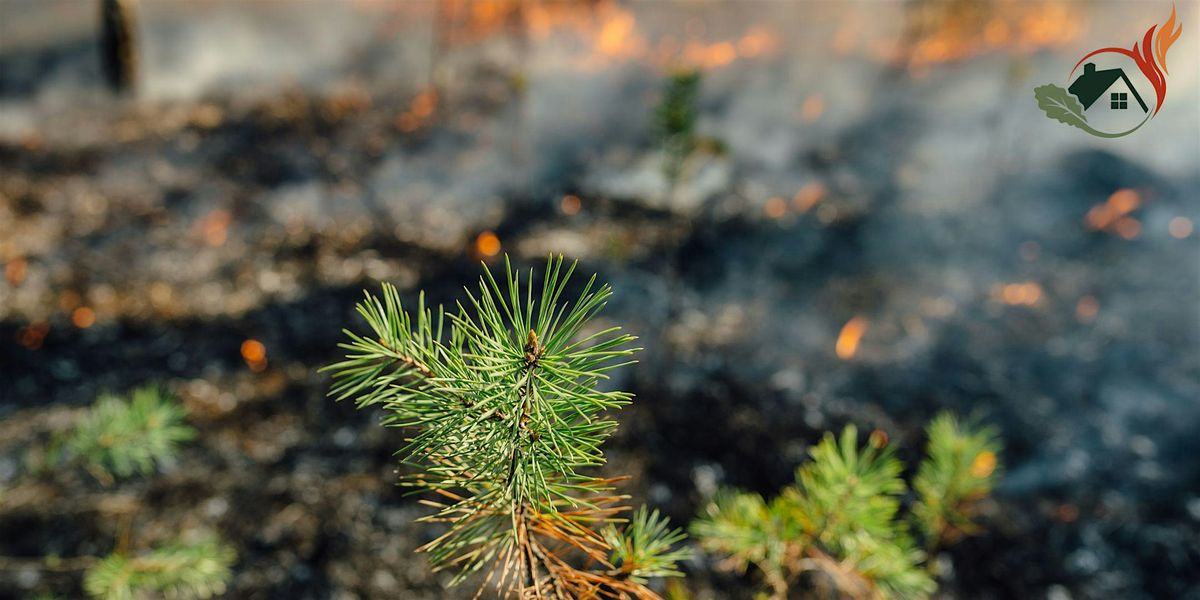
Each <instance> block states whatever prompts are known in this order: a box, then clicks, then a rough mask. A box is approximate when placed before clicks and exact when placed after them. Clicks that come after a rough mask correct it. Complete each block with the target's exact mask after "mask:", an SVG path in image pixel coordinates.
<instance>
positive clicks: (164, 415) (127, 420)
mask: <svg viewBox="0 0 1200 600" xmlns="http://www.w3.org/2000/svg"><path fill="white" fill-rule="evenodd" d="M186 416H187V413H186V412H185V411H184V409H183V408H182V407H181V406H179V404H177V403H176V402H175V401H174V399H173V398H172V397H171V396H170V395H169V394H167V393H166V392H165V391H163V390H162V388H159V387H156V386H145V387H141V388H138V389H136V390H134V391H133V393H132V394H131V395H130V397H129V398H122V397H120V396H116V395H112V394H104V395H102V396H100V398H99V399H98V400H96V402H95V404H93V405H92V407H91V408H90V409H89V410H88V412H87V413H86V414H85V415H84V416H83V417H82V418H81V419H80V420H79V421H78V422H77V423H76V424H75V426H74V427H73V428H72V429H71V430H70V431H68V432H66V433H65V434H62V435H60V436H58V437H57V438H56V439H55V440H53V441H52V444H51V445H52V448H53V450H52V452H51V456H52V458H53V460H55V461H67V462H73V463H78V464H81V465H83V466H84V467H85V468H86V469H87V470H88V472H90V473H91V474H92V475H93V476H95V477H96V479H99V480H100V481H101V482H102V483H104V484H106V485H107V484H111V483H112V482H113V481H114V480H115V479H117V478H124V477H130V476H133V475H146V474H149V473H152V472H153V471H154V470H155V468H156V466H158V465H160V464H162V463H164V462H167V461H169V460H171V459H172V458H174V456H175V455H176V453H177V452H178V447H179V445H180V444H181V443H183V442H186V441H188V440H190V439H192V438H193V437H195V430H193V429H192V428H191V427H190V426H188V425H187V424H186V422H185V418H186Z"/></svg>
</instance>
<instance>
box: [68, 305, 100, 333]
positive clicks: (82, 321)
mask: <svg viewBox="0 0 1200 600" xmlns="http://www.w3.org/2000/svg"><path fill="white" fill-rule="evenodd" d="M71 324H72V325H74V326H76V327H78V328H80V329H87V328H88V327H91V326H92V325H95V324H96V311H94V310H92V309H90V308H88V307H86V306H80V307H79V308H76V309H75V310H73V311H71Z"/></svg>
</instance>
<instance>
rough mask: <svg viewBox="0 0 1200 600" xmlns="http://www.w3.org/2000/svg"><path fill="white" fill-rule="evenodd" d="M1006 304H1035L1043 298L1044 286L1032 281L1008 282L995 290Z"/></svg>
mask: <svg viewBox="0 0 1200 600" xmlns="http://www.w3.org/2000/svg"><path fill="white" fill-rule="evenodd" d="M993 296H996V297H998V298H999V299H1000V300H1001V301H1003V302H1004V303H1005V304H1009V305H1013V306H1033V305H1034V304H1037V302H1038V300H1040V299H1041V298H1042V286H1040V285H1038V284H1036V283H1033V282H1032V281H1030V282H1025V283H1008V284H1004V285H1002V286H999V287H998V289H997V290H994V291H993Z"/></svg>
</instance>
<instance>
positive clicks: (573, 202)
mask: <svg viewBox="0 0 1200 600" xmlns="http://www.w3.org/2000/svg"><path fill="white" fill-rule="evenodd" d="M581 206H582V202H580V201H579V196H576V195H574V194H567V195H566V196H563V197H562V201H561V202H559V204H558V208H559V210H561V211H562V213H563V214H564V215H573V214H575V213H578V212H579V209H580V207H581Z"/></svg>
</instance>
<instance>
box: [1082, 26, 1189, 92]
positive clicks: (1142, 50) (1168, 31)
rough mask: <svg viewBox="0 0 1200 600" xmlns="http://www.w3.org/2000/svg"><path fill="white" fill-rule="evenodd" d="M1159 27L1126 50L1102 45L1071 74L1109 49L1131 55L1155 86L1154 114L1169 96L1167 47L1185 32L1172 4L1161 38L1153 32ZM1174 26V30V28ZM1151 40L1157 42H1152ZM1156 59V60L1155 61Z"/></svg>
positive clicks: (1151, 29) (1160, 33) (1116, 52)
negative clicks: (1178, 22)
mask: <svg viewBox="0 0 1200 600" xmlns="http://www.w3.org/2000/svg"><path fill="white" fill-rule="evenodd" d="M1156 29H1158V25H1154V26H1152V27H1150V29H1148V30H1147V31H1146V35H1145V37H1143V38H1142V41H1141V44H1138V43H1137V42H1134V44H1133V48H1131V49H1129V50H1126V49H1125V48H1116V47H1110V48H1101V49H1099V50H1096V51H1094V52H1092V53H1090V54H1088V55H1087V56H1085V57H1083V58H1081V59H1079V62H1077V63H1075V67H1074V68H1072V69H1071V75H1070V76H1071V77H1074V76H1075V69H1078V68H1079V65H1081V64H1083V61H1085V60H1087V59H1089V58H1091V57H1093V56H1095V55H1097V54H1103V53H1106V52H1111V53H1113V54H1120V55H1122V56H1128V57H1129V58H1130V59H1132V60H1133V62H1134V63H1135V64H1137V66H1138V68H1139V69H1141V70H1142V74H1143V75H1145V76H1146V79H1147V80H1149V81H1150V85H1152V86H1154V94H1155V96H1156V99H1155V103H1154V113H1153V114H1155V115H1156V114H1158V111H1159V110H1160V109H1162V105H1163V100H1166V98H1167V75H1166V73H1167V50H1168V49H1169V48H1170V47H1171V44H1174V43H1175V40H1177V39H1179V34H1181V33H1183V25H1179V26H1176V25H1175V7H1174V6H1172V7H1171V18H1169V19H1167V22H1166V23H1163V27H1162V29H1161V30H1160V31H1159V32H1158V39H1157V40H1156V39H1154V31H1155V30H1156ZM1172 29H1174V31H1172ZM1152 42H1154V43H1153V44H1152ZM1155 58H1157V59H1158V60H1157V62H1155Z"/></svg>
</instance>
